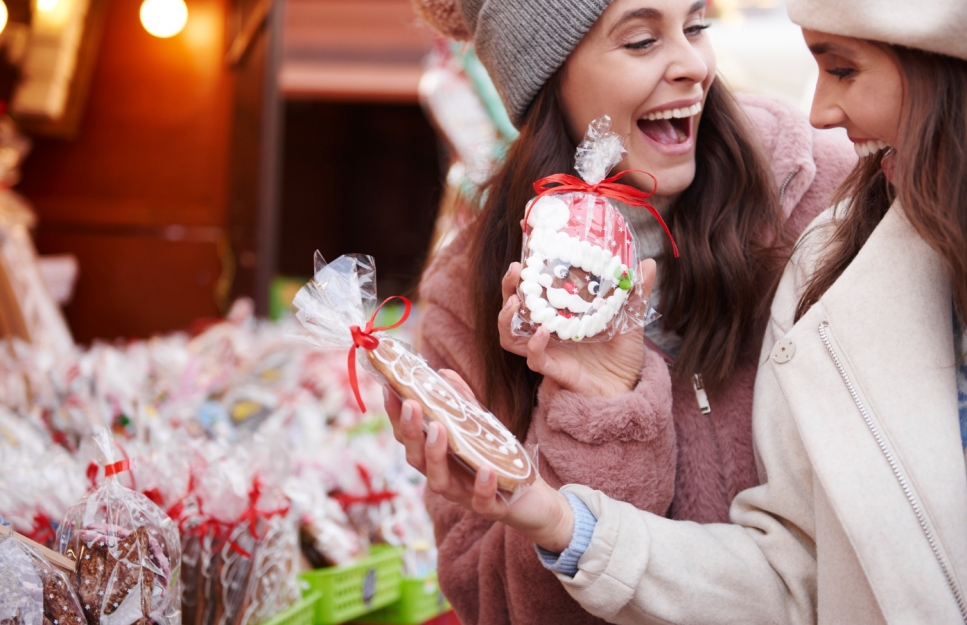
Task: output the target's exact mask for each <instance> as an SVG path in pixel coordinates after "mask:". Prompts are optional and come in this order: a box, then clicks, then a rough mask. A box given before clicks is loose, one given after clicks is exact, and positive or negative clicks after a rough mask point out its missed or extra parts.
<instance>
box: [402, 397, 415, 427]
mask: <svg viewBox="0 0 967 625" xmlns="http://www.w3.org/2000/svg"><path fill="white" fill-rule="evenodd" d="M400 419H402V420H403V422H404V423H409V422H410V420H412V419H413V407H412V406H410V404H409V402H403V409H402V410H401V411H400Z"/></svg>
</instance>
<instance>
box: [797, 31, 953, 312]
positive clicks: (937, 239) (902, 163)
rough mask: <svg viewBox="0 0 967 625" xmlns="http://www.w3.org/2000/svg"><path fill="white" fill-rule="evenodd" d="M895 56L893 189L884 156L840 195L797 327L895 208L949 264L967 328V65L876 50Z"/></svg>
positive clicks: (859, 169) (859, 171) (858, 172)
mask: <svg viewBox="0 0 967 625" xmlns="http://www.w3.org/2000/svg"><path fill="white" fill-rule="evenodd" d="M877 45H879V46H882V47H883V48H884V49H886V50H887V51H889V52H890V53H891V56H893V57H894V60H895V62H896V63H897V67H898V68H899V69H900V71H901V74H902V76H903V85H904V88H903V109H902V110H903V117H902V119H901V122H900V128H899V132H898V135H897V136H898V139H897V142H896V143H897V145H896V146H894V147H895V148H896V156H897V158H894V159H893V161H894V162H893V164H892V167H893V176H892V178H893V182H894V183H895V184H893V185H891V184H890V182H889V181H888V180H887V177H886V175H885V174H884V173H883V168H882V166H881V162H882V159H883V157H884V156H885V154H886V153H885V152H881V153H880V154H878V155H877V156H875V157H873V158H865V159H862V160H861V161H860V163H859V164H858V165H857V166H856V168H855V169H854V170H853V172H852V173H851V174H850V175H849V177H848V178H847V179H846V181H845V182H844V183H843V184H842V185H841V186H840V187H839V189H838V190H837V191H836V194H835V198H834V200H833V201H834V202H835V203H836V204H838V205H840V206H847V207H848V208H847V209H846V210H845V211H843V214H842V215H841V216H840V217H841V219H840V220H839V221H838V222H837V223H836V226H835V230H834V231H833V234H832V236H831V238H830V241H829V244H828V246H827V248H826V250H825V252H824V253H825V255H824V257H823V259H822V261H821V263H820V265H819V268H818V269H817V270H816V272H815V273H814V274H813V276H812V278H811V279H810V281H809V283H808V285H807V287H806V290H805V291H804V293H803V296H802V299H801V300H800V301H799V305H798V307H797V309H796V319H799V318H800V317H802V316H803V315H805V314H806V312H808V310H809V308H810V307H811V306H812V305H813V304H815V303H816V302H817V301H819V299H820V298H821V297H822V296H823V294H824V293H825V292H826V291H827V290H828V289H829V287H831V286H832V285H833V283H834V282H836V280H837V279H838V278H839V277H840V275H841V274H842V273H843V271H845V270H846V267H848V266H849V264H850V263H851V262H852V261H853V259H854V258H856V255H857V254H858V253H859V251H860V248H862V247H863V245H864V244H865V243H866V241H867V239H869V237H870V235H871V234H872V233H873V230H874V229H876V227H877V225H879V223H880V221H881V220H882V219H883V216H884V215H886V212H887V211H888V210H889V208H890V206H891V204H892V203H893V201H894V200H895V199H896V200H899V202H900V205H902V206H903V212H904V214H905V215H906V217H907V219H908V220H909V221H910V223H911V225H912V226H913V227H914V229H916V231H917V233H918V234H919V235H920V236H921V237H923V239H924V240H925V241H926V242H927V243H928V244H929V245H930V247H932V248H933V249H934V250H935V251H936V252H937V254H939V255H940V258H941V259H942V260H943V262H944V264H945V265H946V267H947V270H948V271H949V272H950V277H951V279H952V283H953V300H954V307H955V310H956V312H957V314H958V315H959V317H960V320H961V321H962V322H963V321H967V61H963V60H960V59H955V58H953V57H949V56H944V55H940V54H933V53H929V52H923V51H921V50H914V49H910V48H902V47H899V46H891V45H887V44H877Z"/></svg>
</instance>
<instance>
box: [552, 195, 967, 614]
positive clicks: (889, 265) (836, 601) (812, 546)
mask: <svg viewBox="0 0 967 625" xmlns="http://www.w3.org/2000/svg"><path fill="white" fill-rule="evenodd" d="M831 214H832V213H831V212H830V211H828V212H827V213H826V214H824V216H821V217H820V218H819V219H817V224H816V225H815V226H814V227H813V228H819V229H818V230H816V231H815V232H814V233H813V235H811V236H810V237H809V238H807V239H806V240H805V241H806V243H805V244H804V245H802V246H801V247H800V250H799V251H798V252H797V254H796V256H795V257H794V259H793V260H792V262H791V263H790V265H789V266H788V267H787V269H786V271H785V274H784V276H783V278H782V282H781V284H780V287H779V290H778V292H777V295H776V298H775V301H774V304H773V309H772V310H773V314H772V319H771V321H770V327H769V328H768V330H767V332H766V338H765V342H764V344H763V353H762V357H761V360H760V366H759V374H758V378H757V381H756V388H755V400H754V405H753V429H754V437H755V444H756V452H757V456H756V458H757V462H758V469H759V475H760V478H761V482H762V484H761V485H760V486H757V487H754V488H751V489H749V490H747V491H744V492H743V493H741V494H740V495H739V496H738V497H737V498H736V499H735V501H734V502H733V505H732V508H731V511H730V515H731V520H732V522H733V523H734V525H726V524H714V525H698V524H694V523H686V522H675V521H670V520H667V519H664V518H662V517H659V516H655V515H652V514H649V513H646V512H641V511H639V510H636V509H634V508H633V507H632V506H630V505H628V504H625V503H620V502H617V501H615V500H612V499H608V498H607V497H605V496H604V495H603V494H601V493H599V492H597V491H593V490H591V489H588V488H585V487H580V486H568V487H565V489H564V490H566V491H570V492H573V493H575V494H577V495H578V496H579V497H581V499H582V500H584V501H585V502H586V503H587V504H588V506H589V507H590V509H591V511H592V512H593V513H594V514H595V516H596V517H597V518H598V523H597V526H596V528H595V531H594V537H593V539H592V543H591V545H590V547H589V549H588V550H587V551H586V553H585V554H584V556H583V557H582V558H581V561H580V564H579V566H580V570H579V572H578V573H577V575H576V576H575V577H574V578H573V579H571V578H567V577H564V576H561V577H560V579H561V581H562V582H563V583H564V585H565V587H566V588H567V590H568V592H569V593H570V594H571V595H572V596H573V597H574V598H575V599H577V600H578V601H579V602H580V603H581V604H582V605H583V606H584V607H585V609H587V610H588V611H590V612H592V613H593V614H596V615H598V616H601V617H603V618H605V619H607V620H609V621H612V622H615V623H702V624H713V623H742V624H746V623H815V622H817V621H818V622H819V623H822V624H832V623H844V624H847V623H848V624H851V625H856V624H864V623H869V624H874V623H897V624H899V623H904V624H906V623H924V624H926V623H929V624H939V623H963V622H965V621H967V615H965V612H967V605H965V602H964V601H965V597H964V592H965V582H967V472H965V465H964V454H963V450H962V449H961V440H960V429H959V422H958V411H957V390H956V378H955V370H954V367H953V365H954V362H955V360H956V358H955V356H954V349H953V320H952V316H951V293H950V283H949V278H948V277H947V275H946V273H945V271H944V269H943V267H942V265H941V261H940V259H939V257H938V256H937V255H936V254H935V253H934V252H933V251H932V250H931V249H930V247H929V246H928V245H927V244H926V243H925V242H924V241H923V239H921V238H920V237H919V236H918V235H917V234H916V232H915V231H914V230H913V228H912V226H911V225H910V224H909V222H908V221H907V220H906V218H905V216H904V214H903V211H902V209H901V208H900V207H898V206H894V207H893V208H891V209H890V211H889V212H888V213H887V215H886V216H885V217H884V219H883V221H882V222H881V224H880V225H879V226H878V227H877V229H876V230H875V231H874V233H873V234H872V235H871V237H870V239H869V241H868V242H867V244H866V245H865V246H864V247H863V249H862V250H861V251H860V253H859V254H858V256H857V257H856V259H855V260H854V262H853V263H852V264H851V265H850V266H849V267H848V268H847V270H846V271H845V272H844V273H843V275H842V276H841V277H840V279H839V280H838V281H837V282H836V283H835V284H834V285H833V286H832V287H831V288H830V289H829V291H828V292H827V293H826V294H825V295H824V296H823V298H822V299H821V300H820V301H819V302H818V303H817V304H816V305H815V306H813V307H812V309H811V310H810V311H809V312H808V313H807V314H806V315H805V316H804V317H803V318H802V319H800V320H799V321H798V322H797V323H795V324H793V314H794V311H795V308H796V304H797V302H798V299H799V295H800V293H801V290H802V288H803V284H804V279H805V277H806V276H807V275H808V273H809V269H810V267H811V266H812V265H813V263H814V262H815V258H816V255H817V254H818V253H819V252H820V251H821V243H822V239H823V233H827V232H829V228H824V227H823V223H822V222H826V224H825V225H827V226H828V222H829V221H830V220H831ZM823 333H825V338H826V341H828V344H829V345H828V347H827V344H826V342H824V338H823ZM832 354H835V357H836V359H838V364H837V361H836V359H834V357H833V355H832ZM840 367H841V369H842V370H840ZM847 380H848V383H847ZM854 393H855V397H854ZM860 406H862V410H861V408H860ZM864 413H865V414H864ZM867 419H868V420H869V423H867ZM874 430H875V432H876V434H874ZM878 438H879V440H880V441H881V442H882V447H881V444H880V443H879V442H878V440H877V439H878ZM888 456H889V459H888ZM891 459H892V464H893V465H894V466H895V469H894V468H893V467H892V466H891ZM898 475H899V478H898ZM901 480H902V484H901ZM910 499H913V502H914V503H913V504H911V501H910Z"/></svg>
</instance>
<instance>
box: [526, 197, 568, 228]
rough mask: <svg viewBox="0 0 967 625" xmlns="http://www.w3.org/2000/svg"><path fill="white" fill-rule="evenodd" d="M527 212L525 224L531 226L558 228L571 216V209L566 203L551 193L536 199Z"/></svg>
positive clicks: (564, 224) (565, 223)
mask: <svg viewBox="0 0 967 625" xmlns="http://www.w3.org/2000/svg"><path fill="white" fill-rule="evenodd" d="M528 213H529V214H528V216H527V225H528V226H530V227H531V228H548V229H550V230H560V229H561V228H563V227H564V226H566V225H567V222H568V220H569V219H570V218H571V211H570V209H568V207H567V204H565V203H564V201H563V200H561V199H560V198H556V197H554V196H553V195H545V196H543V197H541V198H540V199H538V200H537V202H535V203H534V204H533V205H532V206H531V207H530V210H529V211H528Z"/></svg>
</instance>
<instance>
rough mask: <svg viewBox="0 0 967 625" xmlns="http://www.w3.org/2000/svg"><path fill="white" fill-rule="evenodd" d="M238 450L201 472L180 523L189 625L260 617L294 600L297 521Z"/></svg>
mask: <svg viewBox="0 0 967 625" xmlns="http://www.w3.org/2000/svg"><path fill="white" fill-rule="evenodd" d="M238 451H239V453H238V455H236V456H222V457H220V458H215V459H213V460H212V461H211V462H210V464H208V466H206V467H205V468H204V470H203V471H201V472H200V473H199V477H198V484H197V486H196V490H195V491H194V492H193V493H192V495H191V497H192V498H194V499H195V500H196V501H198V502H201V503H200V504H199V505H198V506H197V507H196V508H195V510H194V512H192V513H191V514H190V515H189V516H186V518H184V519H183V522H182V526H183V528H184V530H183V538H182V548H183V556H182V569H181V570H182V575H183V579H184V585H185V593H184V603H183V606H184V622H185V624H186V625H246V624H247V623H259V622H262V621H265V620H268V619H269V618H271V617H272V616H274V615H276V614H278V613H280V612H284V611H285V610H286V609H288V608H289V607H291V606H292V605H294V604H295V603H297V602H298V600H299V589H298V586H297V583H296V572H297V557H298V528H297V519H296V518H295V515H294V514H292V512H291V508H290V505H289V500H288V499H287V498H286V497H285V495H284V494H283V493H282V492H281V491H280V490H279V489H277V488H274V487H270V486H266V485H264V484H263V482H262V480H261V479H260V477H259V476H258V472H257V471H253V466H252V465H253V462H254V460H253V459H252V458H251V457H250V456H248V455H247V454H244V453H242V452H241V450H238Z"/></svg>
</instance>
